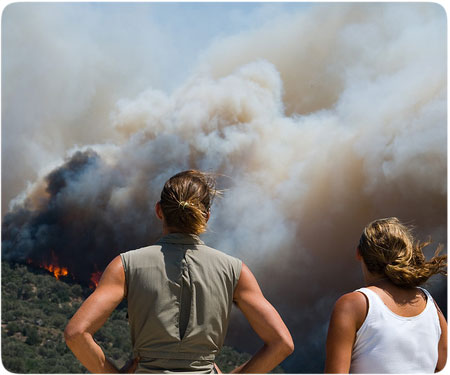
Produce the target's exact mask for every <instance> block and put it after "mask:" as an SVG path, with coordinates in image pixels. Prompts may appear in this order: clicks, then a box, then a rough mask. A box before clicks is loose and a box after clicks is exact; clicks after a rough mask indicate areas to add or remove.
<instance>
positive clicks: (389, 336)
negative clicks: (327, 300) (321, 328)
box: [325, 218, 447, 374]
mask: <svg viewBox="0 0 450 375" xmlns="http://www.w3.org/2000/svg"><path fill="white" fill-rule="evenodd" d="M428 244H429V243H420V242H416V241H415V240H414V238H413V236H412V234H411V231H410V230H409V229H408V228H407V227H406V226H404V225H403V224H401V223H400V221H399V220H398V219H397V218H387V219H380V220H376V221H374V222H372V223H370V224H368V225H367V226H366V228H364V232H363V234H362V235H361V239H360V242H359V245H358V248H357V254H356V256H357V259H358V260H359V261H360V262H361V266H362V270H363V274H364V280H365V283H366V287H365V288H361V289H358V290H356V291H354V292H352V293H348V294H345V295H343V296H342V297H340V298H339V299H338V300H337V302H336V304H335V307H334V310H333V313H332V316H331V320H330V325H329V328H328V337H327V345H326V349H327V355H326V363H325V372H326V373H349V372H351V373H360V374H361V373H372V374H375V373H376V374H387V373H397V374H400V373H401V374H411V373H422V374H423V373H432V372H435V371H440V370H442V369H443V368H444V366H445V363H446V360H447V322H446V321H445V318H444V316H443V314H442V312H441V311H440V309H439V307H438V306H437V304H436V303H435V302H434V300H433V298H432V297H431V295H430V293H428V291H426V290H425V289H422V288H419V287H418V286H419V285H421V284H423V283H424V282H425V281H427V280H428V279H429V278H430V277H431V276H432V275H434V274H437V273H441V274H445V270H446V266H447V264H446V259H447V256H446V255H442V256H440V255H439V254H438V253H439V251H440V250H441V247H438V250H437V251H436V254H435V256H434V257H433V258H432V259H431V260H430V261H426V259H425V256H424V254H423V251H422V249H423V247H424V246H426V245H428Z"/></svg>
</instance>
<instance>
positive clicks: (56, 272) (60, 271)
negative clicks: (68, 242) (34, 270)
mask: <svg viewBox="0 0 450 375" xmlns="http://www.w3.org/2000/svg"><path fill="white" fill-rule="evenodd" d="M42 267H43V268H45V269H46V270H47V271H50V272H51V273H53V276H55V277H56V278H57V279H58V280H59V278H60V277H61V276H67V275H68V274H69V271H68V269H67V268H65V267H59V266H54V265H53V264H50V265H47V264H43V265H42Z"/></svg>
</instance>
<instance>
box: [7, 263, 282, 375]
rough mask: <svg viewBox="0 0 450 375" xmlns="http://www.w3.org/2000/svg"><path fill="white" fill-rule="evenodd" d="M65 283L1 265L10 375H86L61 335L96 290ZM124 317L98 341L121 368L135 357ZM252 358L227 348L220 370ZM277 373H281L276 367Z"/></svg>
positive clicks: (114, 318) (122, 312) (122, 313)
mask: <svg viewBox="0 0 450 375" xmlns="http://www.w3.org/2000/svg"><path fill="white" fill-rule="evenodd" d="M66 281H67V282H64V281H60V280H57V279H56V278H54V277H53V276H52V275H50V274H49V273H48V272H47V271H45V270H36V269H33V268H30V267H28V266H26V265H21V264H13V265H11V264H9V263H6V262H2V315H1V318H2V362H3V366H4V367H5V368H6V369H7V370H9V371H10V372H14V373H47V374H50V373H59V374H61V373H62V374H64V373H87V370H86V369H85V368H84V367H83V366H82V365H81V364H80V363H79V362H78V361H77V359H76V358H75V357H74V355H73V354H72V352H71V351H70V350H69V349H68V348H67V346H66V344H65V342H64V337H63V331H64V327H65V326H66V324H67V322H68V320H69V319H70V318H71V317H72V315H73V314H74V313H75V311H76V310H77V309H78V307H79V306H80V305H81V303H82V301H83V300H84V299H85V298H86V297H87V296H88V295H89V294H90V293H92V290H91V289H89V288H84V287H82V286H80V285H79V284H75V283H73V282H71V281H70V280H69V279H67V280H66ZM126 313H127V310H126V304H125V303H122V304H121V305H119V307H118V308H117V309H116V310H115V311H114V312H113V313H112V315H111V317H110V318H109V320H108V321H107V323H106V324H105V325H104V326H103V327H102V328H101V329H100V330H99V331H98V332H97V333H96V334H95V336H94V337H95V339H96V341H97V342H98V343H99V345H100V346H101V347H102V348H103V350H104V351H105V353H106V355H107V356H108V357H109V358H110V359H111V360H112V361H113V362H114V363H115V364H116V365H117V366H118V367H121V366H122V365H123V364H124V363H125V362H126V360H127V359H128V358H129V355H130V353H131V342H130V334H129V328H128V321H127V318H126ZM248 358H250V355H249V354H247V353H239V352H237V351H236V350H234V349H232V348H230V347H224V348H223V350H222V352H221V353H220V354H219V356H218V357H217V364H218V365H219V367H220V368H221V369H222V371H224V372H229V371H231V370H232V369H233V368H234V367H236V366H237V365H239V364H241V363H243V362H244V361H246V360H247V359H248ZM274 372H283V371H282V369H281V368H280V367H278V368H277V369H276V370H275V371H274Z"/></svg>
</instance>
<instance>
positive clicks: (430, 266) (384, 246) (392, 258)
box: [358, 217, 447, 287]
mask: <svg viewBox="0 0 450 375" xmlns="http://www.w3.org/2000/svg"><path fill="white" fill-rule="evenodd" d="M429 244H430V242H419V241H414V238H413V236H412V234H411V230H410V229H409V228H407V227H406V226H405V225H403V224H402V223H401V222H400V221H399V220H398V219H397V218H395V217H390V218H386V219H379V220H375V221H373V222H371V223H370V224H368V225H367V226H366V227H365V228H364V232H363V234H362V235H361V239H360V242H359V246H358V248H359V251H360V254H361V256H362V257H363V259H364V263H365V264H366V266H367V269H368V270H369V271H370V272H372V273H377V274H384V275H385V276H386V277H387V278H389V280H391V281H392V282H393V283H394V284H396V285H398V286H402V287H414V286H418V285H421V284H423V283H424V282H425V281H427V280H428V279H429V278H430V277H431V276H433V275H435V274H439V273H440V274H444V275H446V267H447V263H446V260H447V255H439V253H440V252H441V250H442V246H441V245H440V246H438V248H437V250H436V252H435V254H434V256H433V257H432V258H431V260H430V261H427V260H426V259H425V255H424V254H423V248H424V247H425V246H427V245H429Z"/></svg>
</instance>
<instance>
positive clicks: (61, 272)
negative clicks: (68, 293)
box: [27, 250, 69, 280]
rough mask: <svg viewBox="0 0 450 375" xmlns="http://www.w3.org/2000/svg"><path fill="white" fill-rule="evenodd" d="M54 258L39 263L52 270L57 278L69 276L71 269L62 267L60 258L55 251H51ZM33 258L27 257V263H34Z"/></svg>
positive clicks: (40, 265)
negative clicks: (59, 263) (59, 261)
mask: <svg viewBox="0 0 450 375" xmlns="http://www.w3.org/2000/svg"><path fill="white" fill-rule="evenodd" d="M51 254H52V259H51V262H47V261H44V262H43V263H41V264H38V266H39V267H41V268H44V269H46V270H47V271H49V272H51V273H52V274H53V276H55V277H56V279H58V280H59V278H60V277H62V276H67V275H68V274H69V270H68V269H67V268H66V267H60V266H59V265H58V258H57V257H56V255H55V253H54V251H53V250H52V251H51ZM33 263H34V262H33V260H31V259H30V258H28V259H27V264H33Z"/></svg>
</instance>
